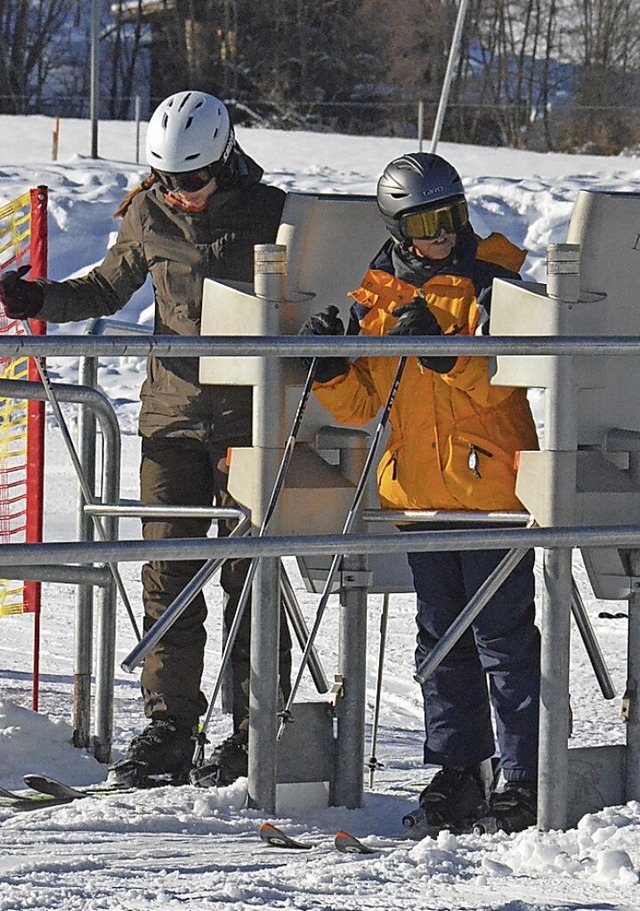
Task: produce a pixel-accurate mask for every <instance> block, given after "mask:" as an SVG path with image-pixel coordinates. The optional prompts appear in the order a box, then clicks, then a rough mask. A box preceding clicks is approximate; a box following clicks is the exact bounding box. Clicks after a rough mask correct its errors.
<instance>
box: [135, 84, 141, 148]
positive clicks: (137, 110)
mask: <svg viewBox="0 0 640 911" xmlns="http://www.w3.org/2000/svg"><path fill="white" fill-rule="evenodd" d="M135 118H136V164H140V95H136V97H135Z"/></svg>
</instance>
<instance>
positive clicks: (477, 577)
mask: <svg viewBox="0 0 640 911" xmlns="http://www.w3.org/2000/svg"><path fill="white" fill-rule="evenodd" d="M431 527H432V526H431ZM505 555H506V552H505V551H497V550H488V551H447V552H441V553H428V552H427V553H413V554H408V559H409V565H410V566H411V570H412V572H413V578H414V584H415V588H416V593H417V607H418V610H417V625H418V635H417V648H416V664H417V665H419V664H420V663H421V662H422V661H423V660H424V659H425V658H426V657H427V656H428V655H429V653H430V652H431V650H432V649H433V648H434V646H435V645H436V644H437V643H438V642H439V640H440V639H441V637H442V636H443V635H444V633H445V632H446V630H447V629H448V627H449V626H450V625H451V623H453V621H454V620H455V619H456V618H457V617H458V615H459V614H460V612H461V611H462V610H463V608H464V607H465V606H466V605H467V604H468V602H469V601H470V600H471V598H472V597H473V595H474V594H475V593H476V592H477V590H478V589H479V588H480V586H481V585H482V583H483V582H484V581H485V580H486V579H487V578H488V576H489V575H490V574H491V573H492V572H493V570H494V569H495V567H496V566H497V565H498V563H499V562H500V561H501V560H502V558H503V557H504V556H505ZM533 565H534V554H533V551H530V552H529V553H527V555H526V556H525V557H524V559H523V560H522V561H521V562H520V563H519V564H518V566H517V567H516V568H515V570H514V571H513V572H512V573H511V575H510V576H509V578H508V579H507V580H506V581H505V582H503V584H502V586H501V587H500V588H499V589H498V591H497V592H496V594H495V595H494V596H493V597H492V598H491V600H490V601H489V603H488V604H487V605H486V607H485V608H484V609H483V610H482V611H481V612H480V614H478V616H477V617H476V619H475V620H474V622H473V624H472V625H471V627H470V628H469V629H468V630H467V631H466V632H465V633H464V635H463V636H462V637H461V638H460V639H459V640H458V642H457V643H456V645H455V646H454V647H453V648H452V650H451V651H450V652H449V654H448V655H447V656H446V657H445V659H444V660H443V662H442V663H441V664H440V666H439V667H438V668H437V670H436V672H435V673H434V674H433V675H432V677H431V678H430V679H429V680H427V681H426V683H425V684H424V685H423V687H422V692H423V700H424V713H425V730H426V740H425V750H424V759H425V762H427V763H434V764H438V765H446V766H451V765H455V766H465V765H473V764H476V763H478V762H480V761H481V760H483V759H487V758H488V757H490V756H493V755H494V752H495V739H494V732H493V728H492V719H491V714H492V713H491V709H493V714H494V716H495V724H496V738H497V741H498V748H499V750H498V751H499V755H500V764H501V767H502V771H503V774H504V776H505V778H506V779H508V780H516V781H532V780H535V779H536V777H537V768H538V715H539V694H540V634H539V631H538V629H537V627H536V625H535V604H534V595H535V582H534V575H533Z"/></svg>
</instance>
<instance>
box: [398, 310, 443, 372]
mask: <svg viewBox="0 0 640 911" xmlns="http://www.w3.org/2000/svg"><path fill="white" fill-rule="evenodd" d="M393 315H394V316H395V317H397V318H398V322H397V324H396V325H395V326H394V327H393V329H392V330H391V331H390V332H389V333H388V334H389V335H396V336H398V335H406V336H412V337H414V338H415V337H416V336H422V335H442V329H441V328H440V326H439V325H438V320H437V319H436V318H435V316H434V315H433V313H432V312H431V310H429V308H428V307H427V304H426V302H425V300H424V298H422V297H414V299H413V300H412V301H411V303H410V304H404V306H402V307H396V309H395V310H394V311H393ZM418 360H419V361H420V364H421V365H422V366H423V367H427V368H428V369H429V370H433V371H434V373H449V371H450V370H453V368H454V366H455V363H456V361H457V360H458V358H457V357H446V356H444V357H418Z"/></svg>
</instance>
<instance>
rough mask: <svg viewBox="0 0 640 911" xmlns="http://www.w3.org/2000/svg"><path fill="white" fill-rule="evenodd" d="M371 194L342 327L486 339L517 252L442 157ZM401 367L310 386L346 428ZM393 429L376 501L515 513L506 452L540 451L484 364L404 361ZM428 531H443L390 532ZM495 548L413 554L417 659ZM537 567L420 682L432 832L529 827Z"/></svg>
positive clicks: (334, 369) (324, 327)
mask: <svg viewBox="0 0 640 911" xmlns="http://www.w3.org/2000/svg"><path fill="white" fill-rule="evenodd" d="M377 203H378V208H379V209H380V212H381V214H382V217H383V219H384V221H385V224H386V226H387V228H388V230H389V232H390V235H391V236H390V238H389V239H388V241H387V242H386V243H385V244H384V246H383V248H382V249H381V250H380V252H379V253H378V254H377V256H376V257H375V259H374V261H373V262H372V264H371V266H370V268H369V269H368V271H367V272H366V274H365V276H364V279H363V281H362V284H361V286H360V287H359V288H357V289H356V290H355V291H352V292H351V293H350V294H351V297H352V298H353V299H354V304H353V305H352V308H351V316H350V322H349V327H348V330H347V331H348V334H356V333H360V334H363V335H368V336H381V335H395V336H444V337H447V336H455V335H460V334H461V335H473V334H476V333H481V332H482V331H483V327H486V324H487V321H488V311H489V306H490V293H491V284H492V281H493V278H495V277H503V278H511V279H514V278H518V277H519V276H518V270H519V269H520V267H521V265H522V263H523V261H524V258H525V253H524V252H523V251H522V250H519V249H518V248H517V247H515V246H514V245H513V244H512V243H510V241H508V240H507V238H506V237H504V236H502V235H501V234H492V235H491V236H490V237H488V238H486V239H479V238H478V237H476V235H475V233H474V231H473V229H472V227H471V224H470V223H469V216H468V210H467V204H466V200H465V196H464V190H463V185H462V181H461V179H460V176H459V174H458V173H457V172H456V170H455V169H454V168H453V167H452V166H451V165H450V164H449V163H448V162H447V161H445V160H444V159H443V158H441V157H440V156H438V155H434V154H430V153H412V154H408V155H403V156H402V157H400V158H398V159H395V160H394V161H392V162H391V163H390V164H389V165H388V166H387V167H386V169H385V171H384V173H383V175H382V176H381V178H380V180H379V182H378V187H377ZM343 332H344V327H343V325H342V322H341V320H340V318H339V316H338V310H337V308H336V307H330V308H327V310H325V311H323V312H321V313H318V314H316V315H315V316H313V317H311V318H310V319H309V320H308V321H307V323H306V324H305V326H304V327H303V329H302V330H301V334H304V335H313V334H317V335H323V334H336V335H340V334H342V333H343ZM397 367H398V359H397V358H391V357H377V356H376V357H362V358H359V359H358V360H356V361H354V362H350V361H349V360H347V359H346V358H342V357H330V358H323V359H322V360H321V361H320V363H319V367H318V370H317V373H316V377H315V379H316V382H315V384H314V393H315V395H316V397H317V398H318V400H319V402H320V403H321V404H322V405H323V406H324V407H325V408H326V409H328V410H329V411H330V412H331V414H333V415H334V417H335V418H336V419H337V420H338V421H340V422H341V423H344V424H352V425H364V424H367V423H369V422H370V421H371V420H372V419H373V418H374V417H375V416H376V414H377V413H378V411H379V410H380V408H381V407H382V406H383V405H384V403H385V402H386V400H387V398H388V395H389V390H390V388H391V385H392V383H393V379H394V376H395V374H396V370H397ZM389 423H390V426H391V432H390V436H389V439H388V442H387V444H386V448H385V452H384V454H383V456H382V458H381V460H380V463H379V465H378V470H377V480H378V489H379V494H380V501H381V505H382V508H383V509H391V510H411V509H418V510H419V509H429V510H443V511H446V510H455V511H459V510H483V511H496V510H510V511H521V510H522V505H521V503H520V502H519V501H518V499H517V497H516V495H515V479H516V474H515V464H514V463H515V456H516V452H517V451H518V450H525V449H537V448H538V442H537V436H536V431H535V425H534V422H533V419H532V416H531V412H530V409H529V405H528V402H527V398H526V391H525V390H522V389H512V388H507V387H500V386H492V385H491V383H490V376H489V362H488V359H487V358H485V357H454V356H437V357H435V356H429V357H427V356H424V357H409V358H408V359H407V363H406V367H405V370H404V374H403V375H402V379H401V381H400V385H399V387H398V391H397V395H396V398H395V401H394V404H393V407H392V409H391V412H390V418H389ZM434 527H439V528H443V527H447V525H446V523H444V524H439V525H438V526H434V525H433V524H423V525H419V524H418V525H404V526H401V530H403V531H406V532H410V531H412V530H416V529H419V530H425V529H430V528H434ZM449 527H451V523H449ZM456 527H458V528H459V527H460V526H459V525H457V526H456ZM504 555H505V554H504V551H495V550H493V551H490V550H486V551H446V552H439V553H429V552H427V553H410V554H409V555H408V560H409V564H410V567H411V570H412V574H413V579H414V585H415V589H416V593H417V607H418V610H417V626H418V636H417V650H416V663H417V664H418V665H419V664H420V663H421V662H422V661H423V660H424V659H425V658H426V656H427V655H429V653H430V652H431V651H432V649H433V648H434V646H435V645H436V644H437V642H438V641H439V639H440V638H441V637H442V635H443V634H444V633H445V631H446V630H447V629H448V627H449V626H450V624H451V623H452V622H453V621H454V620H455V619H456V617H457V616H458V615H459V613H460V612H461V611H462V610H463V608H464V607H465V606H466V604H467V603H468V602H469V600H470V599H471V598H472V596H473V595H474V594H475V592H476V591H477V590H478V588H479V587H480V585H481V584H482V583H483V582H484V581H485V580H486V579H487V578H488V577H489V575H490V574H491V573H492V571H493V570H494V569H495V567H496V566H497V564H498V563H499V562H500V560H501V559H502V558H503V557H504ZM533 562H534V560H533V552H532V551H531V552H529V553H528V554H527V556H526V557H525V559H524V560H523V561H522V562H521V563H520V564H519V566H518V567H517V568H516V569H515V570H514V571H513V573H512V574H511V576H510V577H509V578H508V580H507V581H506V582H504V583H503V585H502V586H501V588H500V589H499V590H498V591H497V593H496V594H495V595H494V596H493V598H492V599H491V600H490V601H489V603H488V605H487V606H486V607H485V608H484V610H483V611H482V612H481V613H480V614H479V615H478V617H477V618H476V619H475V621H474V623H473V624H472V628H470V629H469V630H467V632H466V633H465V634H464V635H463V636H462V637H461V639H460V640H459V641H458V642H457V644H456V645H455V646H454V648H453V649H452V650H451V651H450V652H449V654H448V655H447V656H446V657H445V658H444V660H443V662H442V663H441V664H440V666H439V667H438V669H437V670H436V672H435V674H434V675H433V676H432V677H431V678H430V679H429V680H428V681H427V682H426V683H425V684H424V686H423V700H424V714H425V727H426V740H425V749H424V759H425V762H427V763H430V764H436V765H438V766H441V769H440V771H439V772H437V773H436V775H435V776H434V778H433V779H432V780H431V782H430V783H429V784H428V785H427V787H426V788H425V789H424V790H423V792H422V794H421V796H420V803H421V805H422V807H423V808H424V811H425V814H426V817H427V821H428V822H429V823H430V824H431V825H432V826H435V827H437V828H453V829H458V830H460V829H464V828H466V827H467V826H469V825H470V824H472V823H473V822H474V820H476V819H478V817H480V816H484V815H487V814H489V815H491V816H493V817H495V819H496V821H497V824H498V827H499V828H502V829H504V830H506V831H509V832H512V831H517V830H520V829H523V828H526V827H527V826H529V825H533V824H535V821H536V801H537V797H536V794H537V791H536V788H537V760H538V755H537V754H538V701H539V680H540V645H539V633H538V630H537V628H536V626H535V622H534V620H535V607H534V594H535V590H534V577H533ZM492 709H493V712H494V715H495V722H496V733H497V741H498V748H499V761H500V770H501V779H500V780H498V776H496V782H498V783H497V786H496V782H493V783H492V784H491V785H490V788H489V790H488V789H487V787H486V783H485V780H484V779H483V776H482V769H481V764H482V763H483V761H484V760H487V759H489V758H490V757H493V756H494V753H495V739H494V732H493V727H492V720H491V710H492ZM487 798H488V805H487Z"/></svg>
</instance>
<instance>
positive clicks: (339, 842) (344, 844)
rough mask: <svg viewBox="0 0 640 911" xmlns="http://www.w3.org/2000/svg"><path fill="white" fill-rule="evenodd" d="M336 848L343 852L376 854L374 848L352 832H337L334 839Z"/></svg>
mask: <svg viewBox="0 0 640 911" xmlns="http://www.w3.org/2000/svg"><path fill="white" fill-rule="evenodd" d="M333 843H334V845H335V847H336V849H337V850H338V851H339V852H340V853H341V854H375V853H376V851H375V850H374V848H370V847H369V846H368V845H365V843H364V842H362V841H360V839H359V838H356V837H355V835H351V833H350V832H342V831H340V832H336V834H335V837H334V839H333Z"/></svg>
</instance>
